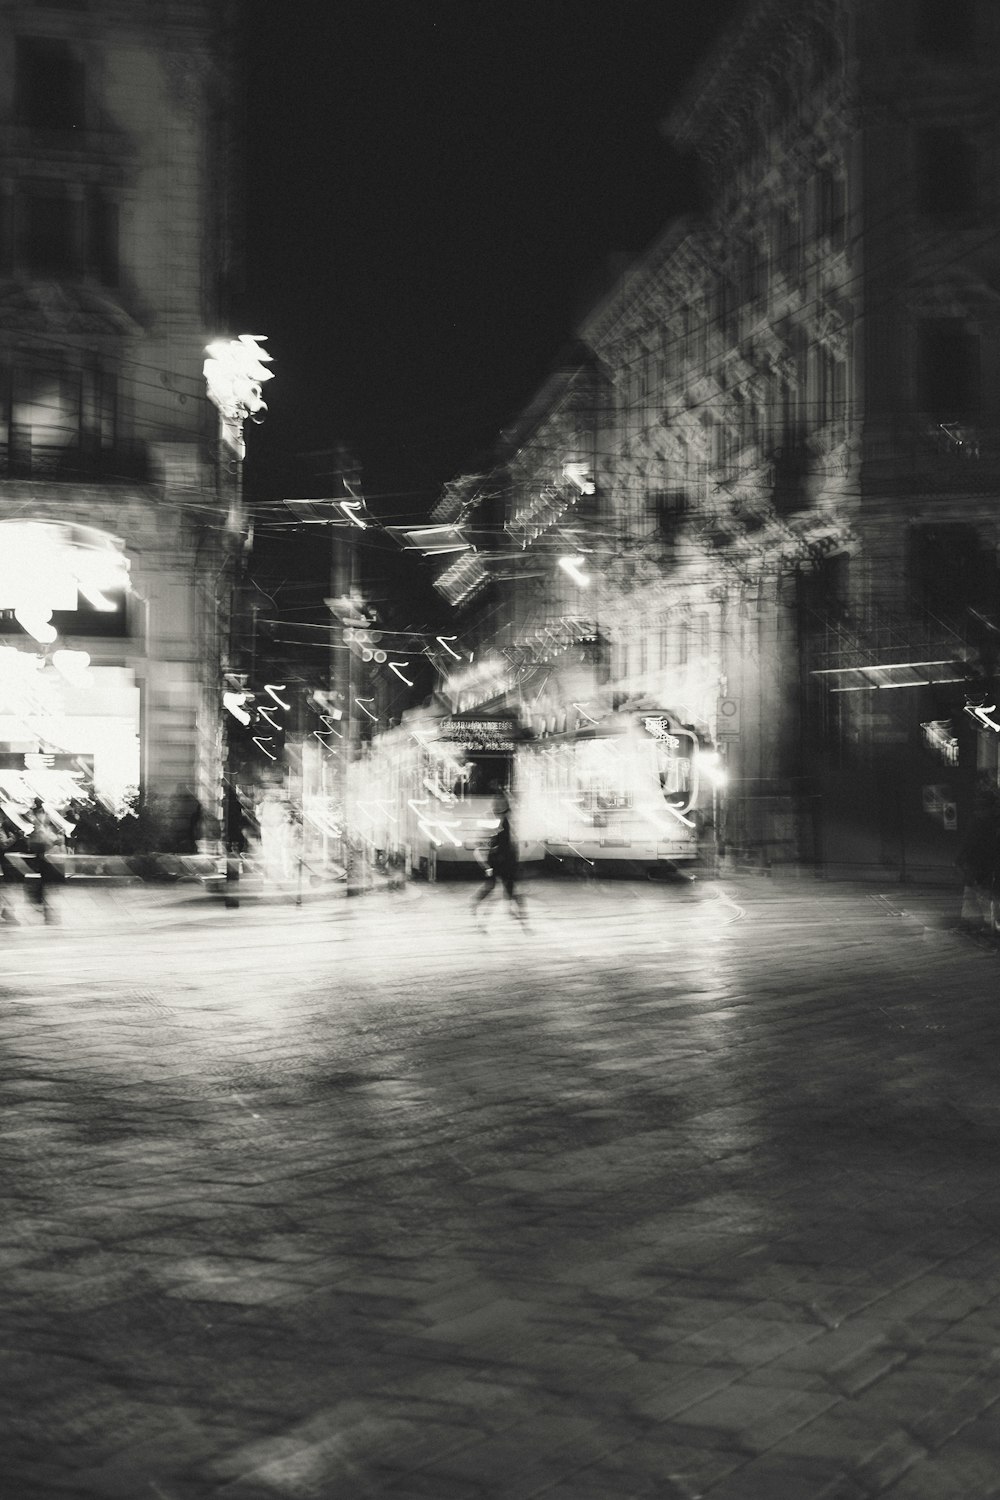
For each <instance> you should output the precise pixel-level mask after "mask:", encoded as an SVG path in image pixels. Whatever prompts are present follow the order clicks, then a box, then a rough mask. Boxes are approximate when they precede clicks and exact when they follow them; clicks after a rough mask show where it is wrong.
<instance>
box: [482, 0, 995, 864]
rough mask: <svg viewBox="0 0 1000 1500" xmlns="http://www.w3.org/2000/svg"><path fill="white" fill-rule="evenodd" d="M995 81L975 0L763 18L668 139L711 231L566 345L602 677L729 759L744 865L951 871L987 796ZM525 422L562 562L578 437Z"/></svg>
mask: <svg viewBox="0 0 1000 1500" xmlns="http://www.w3.org/2000/svg"><path fill="white" fill-rule="evenodd" d="M998 88H1000V11H998V10H997V8H996V7H995V6H994V5H992V4H991V3H990V0H959V3H957V4H952V3H948V4H943V3H940V0H750V3H748V4H747V6H746V7H745V8H744V9H743V11H742V13H741V15H740V17H739V19H738V20H737V22H736V24H735V25H734V27H733V28H732V30H731V31H730V33H729V34H728V36H727V37H726V38H724V39H723V40H722V41H721V42H720V44H719V45H718V46H717V47H716V49H715V50H714V51H713V52H712V53H711V55H709V56H708V57H707V58H706V60H705V62H704V65H703V67H702V69H701V71H700V73H699V74H698V75H697V76H696V77H695V78H694V79H693V80H692V83H691V85H690V88H689V90H688V92H687V95H686V97H685V98H683V99H682V100H681V101H680V103H679V104H678V106H677V107H676V108H675V109H674V111H673V113H672V115H671V116H670V118H669V119H668V120H667V121H666V122H665V123H664V131H665V134H666V135H667V136H668V137H669V138H670V139H671V140H672V141H673V142H674V143H675V145H676V146H678V147H679V148H680V149H681V150H682V151H684V152H686V153H688V154H689V155H691V156H692V157H693V158H694V159H695V160H696V162H697V164H698V166H699V169H700V174H701V179H702V186H703V206H702V209H701V211H700V212H699V214H698V215H697V216H695V217H691V218H689V219H684V220H677V221H674V222H672V223H670V224H668V225H667V227H666V228H665V229H664V231H663V233H662V234H661V235H660V236H659V237H658V238H657V240H656V241H655V242H654V243H653V244H652V245H651V246H650V247H648V249H647V250H646V251H644V252H643V253H642V254H641V255H639V256H638V257H636V259H635V260H634V261H633V262H632V263H631V265H629V266H628V267H627V268H626V269H625V270H624V271H623V272H622V273H621V274H620V276H619V277H618V279H617V281H616V282H615V284H614V285H613V286H612V287H611V289H610V290H609V291H608V292H607V294H606V295H605V296H604V297H603V298H602V300H601V301H600V302H599V303H598V304H597V305H595V306H594V307H593V308H592V309H591V310H590V312H589V313H588V314H587V316H586V317H585V318H584V320H583V322H582V324H581V325H580V327H579V329H578V337H579V339H580V341H581V343H582V345H583V347H584V349H585V350H586V351H588V354H589V357H590V359H591V361H592V367H593V368H594V369H600V370H601V372H602V378H603V382H604V383H603V386H602V392H603V394H602V396H601V399H600V401H599V402H595V403H594V411H595V413H596V412H597V410H598V408H599V409H600V414H599V416H595V418H594V421H593V422H592V424H591V425H592V430H593V443H594V449H593V476H594V480H595V486H596V493H595V496H594V497H593V500H592V501H591V502H590V510H589V512H588V513H587V520H586V524H587V525H589V526H590V528H591V533H590V537H589V539H580V546H581V550H586V551H587V555H588V556H589V558H590V561H591V572H592V573H593V574H594V575H595V584H594V588H593V590H592V592H590V593H589V596H588V609H589V612H590V615H591V618H592V620H593V621H594V622H595V625H596V631H597V633H598V634H599V635H600V637H601V639H602V641H603V642H604V643H605V645H606V648H607V661H606V670H605V672H604V673H603V679H604V680H603V682H602V683H601V684H600V688H601V691H602V693H603V695H604V697H605V699H606V700H607V701H610V702H612V703H613V704H614V706H616V707H622V706H625V705H629V704H632V705H647V704H650V703H653V704H658V705H659V706H662V707H670V708H672V709H674V710H676V711H677V712H678V713H679V714H680V715H681V716H682V717H683V718H684V719H685V721H686V722H688V723H690V724H692V725H693V726H695V727H696V729H697V730H698V733H699V735H700V736H701V737H702V738H703V740H704V741H705V742H708V743H716V744H717V745H718V747H719V750H720V752H721V753H722V755H723V756H724V758H725V762H726V768H727V772H728V791H727V796H726V798H725V803H724V805H723V806H722V807H720V809H719V812H718V819H719V822H718V829H717V832H718V837H719V842H720V845H721V847H722V849H723V850H724V851H725V852H726V853H727V855H731V856H733V857H735V858H737V859H740V860H748V861H751V862H753V863H757V864H761V865H767V864H770V863H774V862H775V861H781V860H801V859H806V860H812V861H818V862H819V861H821V862H823V863H824V864H825V865H826V866H827V867H828V868H829V869H831V870H832V871H834V872H836V871H842V872H849V871H865V872H874V873H881V874H887V875H889V876H902V877H904V878H905V877H906V876H907V875H909V874H914V873H917V874H919V873H930V872H933V871H941V870H950V869H951V867H952V864H953V860H954V857H955V852H956V845H957V840H958V837H959V836H960V834H961V823H962V821H963V819H964V816H965V809H966V808H967V807H968V806H969V805H970V804H971V800H972V793H973V788H974V784H975V783H976V781H977V779H981V778H982V777H983V775H984V774H985V775H986V776H988V777H991V778H992V780H993V781H994V782H995V781H996V779H997V778H996V763H997V749H996V747H997V741H998V739H1000V729H998V730H994V729H993V728H992V726H991V725H990V724H989V723H988V722H984V719H983V716H982V715H980V716H979V718H978V719H977V718H976V717H975V716H974V715H973V714H971V713H967V712H966V711H965V710H966V702H967V698H972V699H973V700H974V701H973V704H972V706H973V707H974V706H975V701H976V699H977V681H979V694H978V701H980V702H981V703H985V704H987V706H988V703H989V702H991V701H992V702H995V698H990V689H991V687H992V686H993V685H994V683H993V679H992V677H991V674H992V672H993V670H994V664H995V659H996V642H997V641H998V640H1000V593H998V576H997V546H998V543H1000V533H998V529H997V527H998V522H997V515H998V509H997V500H998V490H1000V319H998V313H1000V173H998V170H997V167H998V154H1000V118H998V116H997V114H996V110H995V108H994V101H995V99H996V97H997V93H998ZM537 404H538V403H537V401H536V402H535V403H532V405H531V406H530V407H529V408H528V409H527V411H526V413H525V416H524V421H525V423H526V424H527V426H528V427H529V428H531V427H533V428H534V430H536V431H537V432H538V433H539V441H538V453H539V455H542V454H544V455H545V456H546V459H547V461H548V464H549V469H548V470H547V469H546V467H545V464H544V463H536V464H535V465H534V467H533V466H532V462H531V452H532V450H531V445H530V443H529V444H528V445H527V446H526V447H524V446H522V447H520V448H519V449H518V451H517V453H516V455H515V457H514V459H513V460H510V459H508V460H506V467H505V470H504V472H505V473H506V474H508V475H509V482H508V483H507V487H506V491H505V493H506V496H507V512H506V514H507V541H508V551H509V553H510V555H511V557H513V558H515V559H517V558H518V557H519V556H520V555H521V554H522V553H523V551H524V547H525V544H526V538H525V534H522V533H524V521H525V519H526V518H528V517H529V516H530V515H531V514H532V511H533V507H534V508H535V509H537V510H538V516H539V517H540V518H541V521H542V526H541V530H538V524H537V522H536V523H533V529H534V530H535V531H537V533H538V534H537V535H530V533H529V535H530V541H529V542H528V545H530V546H531V547H532V548H534V549H535V550H536V551H537V550H538V549H539V547H540V546H542V545H544V546H548V547H549V549H550V550H551V547H552V546H553V545H555V546H558V547H561V546H562V545H563V544H564V542H565V540H566V538H565V537H564V538H563V540H562V541H559V540H557V538H558V537H559V525H560V522H559V518H558V517H557V518H556V519H555V521H554V522H553V524H552V526H551V527H549V526H548V522H547V520H546V517H545V505H546V503H547V502H546V498H545V497H546V495H547V494H548V493H550V490H548V489H547V488H546V487H547V486H549V487H550V486H551V485H552V484H553V479H554V476H553V474H552V473H551V472H549V470H550V469H551V462H552V461H553V459H554V457H555V455H556V454H557V453H560V452H561V451H562V449H563V448H564V447H565V446H566V443H567V442H570V441H571V438H570V435H569V434H565V435H563V436H560V437H557V438H553V435H552V431H551V422H552V416H553V413H554V412H555V411H556V410H557V409H558V396H557V395H556V394H555V392H554V391H553V392H552V393H550V399H549V403H548V411H547V413H546V420H547V421H548V423H549V426H548V427H546V426H545V422H544V421H543V422H542V423H541V424H538V423H537V422H536V420H535V418H536V416H537V411H536V408H537ZM544 405H545V402H544V401H543V406H544ZM533 414H534V415H533ZM546 538H547V540H545V539H546ZM474 565H475V564H474V561H470V560H466V561H465V562H464V563H463V561H462V560H461V559H459V561H458V562H457V563H456V564H455V565H454V566H456V567H462V566H465V567H466V568H467V569H468V568H469V567H470V566H474ZM517 565H518V564H517V562H516V560H515V562H514V563H513V564H512V565H510V566H508V565H507V563H503V564H502V566H503V567H504V568H506V570H507V571H509V572H514V571H515V569H516V567H517ZM550 576H551V569H549V570H547V571H546V572H545V577H546V578H548V577H550ZM483 586H484V587H485V586H486V585H485V584H484V585H483ZM506 587H507V594H506V596H505V597H506V600H507V604H508V609H509V611H510V613H509V616H504V615H502V614H501V613H499V612H498V613H497V614H496V615H495V619H496V620H497V621H498V622H499V623H498V625H497V628H496V630H495V632H494V635H495V642H496V644H497V645H499V644H500V642H501V638H502V637H503V638H505V639H506V637H509V636H510V633H511V630H512V628H517V627H515V626H514V623H513V622H515V621H517V620H520V618H521V611H520V606H519V605H518V604H517V602H516V601H517V600H518V598H519V597H520V595H519V591H518V588H517V586H516V584H510V583H509V584H507V585H506ZM534 587H535V588H536V590H537V589H539V588H542V587H543V586H542V585H539V584H538V583H537V582H536V584H535V585H534ZM545 587H547V585H546V586H545ZM575 602H578V601H575ZM534 603H535V607H536V608H539V607H541V604H542V595H540V594H537V593H536V595H535V596H534ZM545 610H546V611H548V610H549V603H548V602H545ZM560 611H561V612H562V617H563V618H566V617H567V616H571V611H570V610H569V609H568V606H567V601H566V600H563V599H558V600H557V599H556V598H555V597H554V596H553V598H552V601H551V612H552V614H553V616H555V615H557V614H559V613H560ZM507 645H508V646H509V645H510V642H509V640H508V641H507ZM551 682H552V685H553V687H554V688H555V689H556V690H557V691H558V684H559V678H558V675H555V676H554V677H552V679H551ZM522 686H523V682H522V683H520V684H515V682H514V679H510V680H509V681H508V682H507V684H506V687H505V691H507V692H512V691H516V690H519V689H520V687H522ZM562 697H563V698H564V699H566V700H567V701H566V702H564V703H563V705H562V707H563V709H564V710H565V709H567V708H568V706H569V702H570V701H571V699H570V698H569V695H567V694H563V695H562ZM556 712H558V711H556ZM997 717H998V724H1000V715H998V716H997Z"/></svg>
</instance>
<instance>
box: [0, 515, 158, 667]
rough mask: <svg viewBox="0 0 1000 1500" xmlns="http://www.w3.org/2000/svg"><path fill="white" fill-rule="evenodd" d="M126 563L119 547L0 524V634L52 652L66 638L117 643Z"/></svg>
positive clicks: (46, 528) (122, 624)
mask: <svg viewBox="0 0 1000 1500" xmlns="http://www.w3.org/2000/svg"><path fill="white" fill-rule="evenodd" d="M128 570H129V564H128V559H127V558H126V557H125V555H124V551H123V544H122V543H121V542H120V541H118V540H117V538H115V537H111V536H106V535H105V534H104V533H103V532H100V531H96V530H94V529H93V528H92V527H88V526H76V525H71V524H68V523H63V522H60V521H4V522H2V523H0V632H3V633H4V634H9V633H11V632H17V631H18V630H19V629H20V630H23V631H24V632H25V633H26V634H27V635H30V636H31V637H32V639H33V640H36V641H38V642H40V643H41V644H43V645H51V644H52V642H54V641H55V640H56V638H57V635H58V634H59V633H60V632H63V633H65V634H69V635H123V634H124V633H125V631H126V608H125V597H126V594H127V593H128V587H129V577H128Z"/></svg>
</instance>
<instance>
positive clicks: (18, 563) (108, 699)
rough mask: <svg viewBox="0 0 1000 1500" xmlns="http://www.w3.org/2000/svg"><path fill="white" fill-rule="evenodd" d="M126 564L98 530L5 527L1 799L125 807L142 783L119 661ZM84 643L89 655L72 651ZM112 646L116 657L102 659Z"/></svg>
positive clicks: (126, 673)
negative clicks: (90, 800)
mask: <svg viewBox="0 0 1000 1500" xmlns="http://www.w3.org/2000/svg"><path fill="white" fill-rule="evenodd" d="M128 603H129V564H128V559H127V558H126V557H125V554H124V550H123V547H122V544H121V543H120V542H119V541H118V540H117V539H116V538H113V537H110V536H108V535H107V534H105V533H104V532H101V531H98V530H96V529H95V528H93V527H87V526H79V525H72V524H69V523H65V522H57V521H41V520H11V521H3V522H0V798H2V799H3V802H4V803H6V804H10V805H13V806H15V807H18V806H24V805H26V804H27V803H29V802H30V801H31V800H32V799H33V798H34V797H41V798H42V799H43V800H44V801H45V802H46V803H47V804H52V805H56V806H58V805H60V804H65V803H66V802H68V801H70V800H71V799H72V798H74V797H78V796H89V795H91V794H94V795H97V796H98V797H100V798H101V799H102V800H103V801H105V802H106V803H107V804H108V805H110V806H113V807H120V806H121V804H122V802H123V800H124V798H125V796H126V794H127V793H128V791H129V790H130V789H133V788H137V787H138V786H139V782H140V773H141V757H140V690H139V687H138V685H137V683H136V679H135V672H134V670H133V668H132V667H131V666H130V665H128V664H126V663H124V661H123V660H122V659H121V646H122V644H123V638H124V637H126V636H127V634H128ZM81 638H82V639H86V640H87V643H88V644H89V645H90V646H91V648H92V650H91V651H87V650H81V649H78V648H77V647H76V646H75V645H72V646H71V645H70V644H68V643H69V642H76V641H78V640H80V639H81ZM116 645H117V647H118V652H117V654H118V655H119V661H118V662H117V663H112V662H110V661H101V660H99V659H95V658H97V657H98V656H109V655H110V654H111V653H110V652H109V650H108V647H115V646H116Z"/></svg>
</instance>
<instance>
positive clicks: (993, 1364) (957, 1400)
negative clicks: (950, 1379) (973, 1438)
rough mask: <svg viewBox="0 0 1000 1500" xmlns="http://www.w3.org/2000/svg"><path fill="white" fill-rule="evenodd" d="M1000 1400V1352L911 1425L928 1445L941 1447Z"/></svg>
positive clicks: (917, 1417) (910, 1418) (908, 1424)
mask: <svg viewBox="0 0 1000 1500" xmlns="http://www.w3.org/2000/svg"><path fill="white" fill-rule="evenodd" d="M998 1402H1000V1353H997V1354H996V1355H993V1356H991V1357H990V1358H989V1359H988V1360H987V1361H986V1362H985V1363H984V1364H983V1365H982V1366H981V1367H980V1368H979V1369H978V1370H977V1371H975V1372H974V1373H973V1374H971V1375H970V1377H969V1378H968V1379H967V1380H966V1381H965V1382H964V1383H963V1384H962V1385H960V1386H959V1387H958V1389H955V1388H954V1385H953V1386H952V1389H951V1390H950V1391H949V1392H947V1393H946V1394H944V1395H943V1397H942V1399H941V1400H940V1402H938V1403H937V1404H936V1405H935V1406H934V1408H933V1409H932V1410H929V1411H926V1412H924V1413H923V1414H922V1415H919V1416H916V1417H914V1415H913V1413H912V1408H911V1414H910V1416H909V1418H908V1420H907V1427H908V1430H909V1431H910V1432H912V1433H913V1435H914V1437H915V1438H917V1439H918V1441H920V1442H921V1443H923V1444H924V1445H925V1446H926V1447H927V1448H930V1449H937V1448H939V1447H940V1446H941V1444H942V1443H944V1442H946V1441H947V1440H948V1439H949V1438H952V1437H953V1436H954V1435H955V1434H956V1433H958V1432H961V1431H962V1429H963V1428H964V1427H967V1426H968V1425H969V1424H970V1423H971V1422H974V1421H976V1420H977V1419H978V1418H980V1417H981V1416H982V1415H983V1413H984V1412H987V1411H990V1410H991V1409H992V1408H994V1407H996V1405H997V1403H998Z"/></svg>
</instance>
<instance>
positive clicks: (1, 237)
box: [0, 184, 14, 276]
mask: <svg viewBox="0 0 1000 1500" xmlns="http://www.w3.org/2000/svg"><path fill="white" fill-rule="evenodd" d="M13 270H14V195H13V193H12V192H10V191H9V189H8V188H7V186H6V184H0V276H10V275H11V274H12V273H13Z"/></svg>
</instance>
